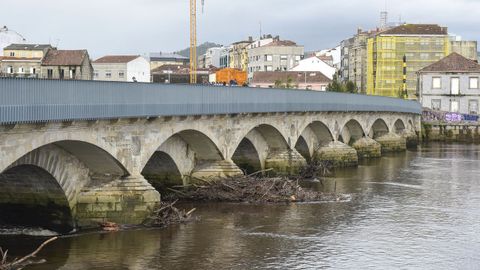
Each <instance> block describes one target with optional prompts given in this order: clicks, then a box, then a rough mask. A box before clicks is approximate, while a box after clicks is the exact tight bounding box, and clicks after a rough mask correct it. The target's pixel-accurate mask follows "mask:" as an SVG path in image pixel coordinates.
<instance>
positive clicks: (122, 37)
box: [0, 0, 480, 57]
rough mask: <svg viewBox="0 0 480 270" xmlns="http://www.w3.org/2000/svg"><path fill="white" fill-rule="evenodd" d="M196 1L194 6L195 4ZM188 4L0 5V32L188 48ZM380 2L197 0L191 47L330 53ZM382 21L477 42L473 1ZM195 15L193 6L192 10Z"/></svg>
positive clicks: (417, 7)
mask: <svg viewBox="0 0 480 270" xmlns="http://www.w3.org/2000/svg"><path fill="white" fill-rule="evenodd" d="M198 1H199V2H200V0H198ZM188 2H189V0H81V1H80V0H42V1H38V0H22V1H5V0H1V1H0V14H1V16H0V25H7V26H8V27H9V28H11V29H14V30H16V31H17V32H19V33H21V34H22V35H24V36H25V37H26V38H27V40H28V41H29V42H32V43H48V42H49V41H50V42H51V43H52V44H54V45H56V44H57V42H58V47H59V48H64V49H77V48H78V49H80V48H86V49H88V50H89V52H90V54H91V55H92V56H93V57H98V56H102V55H104V54H144V53H148V52H153V51H157V52H158V51H164V52H166V51H175V50H180V49H183V48H185V47H187V46H188V44H189V17H188V8H189V6H188ZM384 6H385V0H333V1H332V0H328V1H327V0H205V12H204V14H201V12H200V14H199V18H198V32H199V34H198V40H199V43H202V42H204V41H212V42H217V43H220V44H229V43H231V42H234V41H238V40H242V39H245V38H246V37H248V36H258V35H259V31H260V29H259V28H260V27H259V22H260V21H261V22H262V28H263V33H271V34H274V35H280V36H281V38H283V39H291V40H294V41H296V42H297V43H299V44H302V45H305V49H306V50H316V49H323V48H328V47H334V46H335V45H336V44H338V43H339V41H341V40H342V39H344V38H346V37H349V36H351V35H353V34H354V33H355V31H356V29H357V27H363V28H364V29H368V28H373V27H375V26H377V25H378V22H379V13H380V11H381V10H382V9H384ZM387 9H388V11H389V15H390V21H398V20H399V18H400V16H401V19H402V21H406V22H409V23H438V24H441V25H443V26H448V27H449V31H450V33H455V34H457V35H461V36H462V37H463V38H464V39H473V40H479V39H480V0H395V1H394V0H387ZM199 11H200V7H199Z"/></svg>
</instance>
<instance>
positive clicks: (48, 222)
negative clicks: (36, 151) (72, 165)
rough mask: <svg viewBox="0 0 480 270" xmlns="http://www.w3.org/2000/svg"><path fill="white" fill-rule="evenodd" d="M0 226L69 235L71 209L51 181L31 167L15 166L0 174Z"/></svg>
mask: <svg viewBox="0 0 480 270" xmlns="http://www.w3.org/2000/svg"><path fill="white" fill-rule="evenodd" d="M0 222H1V223H6V224H11V225H21V226H32V227H43V228H46V229H50V230H55V231H59V232H69V231H71V230H72V229H73V228H74V227H75V221H74V219H73V215H72V209H71V207H70V205H69V201H68V199H67V197H66V195H65V192H64V190H63V188H62V187H61V186H60V184H59V183H58V182H57V180H56V179H55V177H54V176H53V175H51V174H50V173H49V172H47V171H46V170H45V169H43V168H40V167H38V166H35V165H26V164H24V165H18V166H13V167H11V168H9V169H7V170H5V171H4V172H3V173H2V174H0Z"/></svg>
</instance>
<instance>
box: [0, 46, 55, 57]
mask: <svg viewBox="0 0 480 270" xmlns="http://www.w3.org/2000/svg"><path fill="white" fill-rule="evenodd" d="M49 49H53V47H52V46H51V45H49V44H11V45H9V46H7V47H5V48H4V49H3V56H4V57H15V58H43V56H45V54H46V52H47V51H48V50H49Z"/></svg>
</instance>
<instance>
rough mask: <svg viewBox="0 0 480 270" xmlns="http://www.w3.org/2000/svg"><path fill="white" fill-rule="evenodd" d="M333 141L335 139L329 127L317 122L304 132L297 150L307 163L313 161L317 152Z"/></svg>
mask: <svg viewBox="0 0 480 270" xmlns="http://www.w3.org/2000/svg"><path fill="white" fill-rule="evenodd" d="M333 141H334V137H333V135H332V132H331V131H330V129H329V128H328V126H327V125H326V124H324V123H323V122H321V121H315V122H312V123H311V124H310V125H308V126H307V127H306V128H305V129H304V130H303V132H302V134H301V135H300V137H299V138H298V140H297V143H296V145H295V149H297V151H298V152H299V153H300V154H301V155H302V156H303V157H304V158H305V159H306V160H307V161H311V159H312V157H313V155H314V152H315V151H316V150H318V149H319V148H320V147H322V146H325V145H327V144H329V143H331V142H333Z"/></svg>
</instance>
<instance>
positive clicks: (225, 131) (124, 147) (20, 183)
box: [0, 79, 421, 231]
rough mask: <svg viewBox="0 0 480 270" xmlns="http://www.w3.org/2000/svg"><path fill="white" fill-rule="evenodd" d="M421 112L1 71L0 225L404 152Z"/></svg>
mask: <svg viewBox="0 0 480 270" xmlns="http://www.w3.org/2000/svg"><path fill="white" fill-rule="evenodd" d="M420 113H421V107H420V105H419V104H418V103H416V102H411V101H404V100H399V99H391V98H384V97H373V96H363V95H347V94H338V93H321V92H313V91H299V90H278V89H254V88H224V87H206V86H187V85H181V86H178V85H176V86H175V85H155V84H140V83H138V84H137V83H113V82H89V81H49V80H28V79H27V80H19V79H0V156H1V159H0V172H1V174H0V222H2V221H3V222H10V223H20V224H29V225H42V226H45V224H48V226H49V227H50V228H53V229H56V230H60V231H69V230H72V229H76V228H81V227H89V226H93V225H95V224H96V223H97V222H102V221H106V220H108V221H114V222H118V223H125V224H139V223H141V222H143V221H144V220H145V217H146V216H147V215H148V214H149V213H150V211H151V210H152V208H153V207H154V206H155V205H156V204H158V202H159V201H160V194H159V192H158V191H157V190H161V189H162V188H163V187H166V186H167V187H168V186H175V185H188V184H190V183H192V182H195V181H197V180H199V179H207V180H208V179H214V178H219V177H227V176H235V175H240V174H244V173H251V172H255V171H260V170H266V169H272V171H271V172H272V173H274V174H295V173H297V172H298V170H299V169H301V168H302V167H303V166H305V165H306V164H307V162H310V161H311V160H312V159H319V160H325V161H331V162H332V163H333V164H334V165H335V166H338V167H343V166H356V165H357V164H358V160H359V159H362V158H376V157H380V156H381V155H382V153H386V152H396V151H404V150H405V149H406V147H407V145H415V143H416V139H417V131H418V130H419V128H420Z"/></svg>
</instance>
